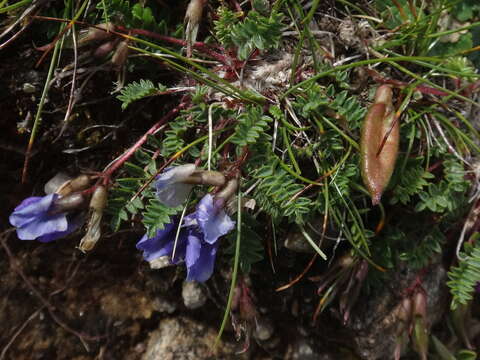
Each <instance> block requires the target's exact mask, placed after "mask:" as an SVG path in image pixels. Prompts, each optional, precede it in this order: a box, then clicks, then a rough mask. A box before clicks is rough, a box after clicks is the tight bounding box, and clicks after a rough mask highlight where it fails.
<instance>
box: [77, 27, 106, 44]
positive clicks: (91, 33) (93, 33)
mask: <svg viewBox="0 0 480 360" xmlns="http://www.w3.org/2000/svg"><path fill="white" fill-rule="evenodd" d="M95 26H96V27H91V28H89V29H88V30H87V31H86V32H85V33H84V34H83V35H81V36H80V39H79V41H78V44H79V45H83V44H86V43H89V42H91V41H102V40H107V39H109V38H111V37H112V33H111V32H110V31H113V30H115V25H113V24H112V23H110V22H109V23H104V24H98V25H95Z"/></svg>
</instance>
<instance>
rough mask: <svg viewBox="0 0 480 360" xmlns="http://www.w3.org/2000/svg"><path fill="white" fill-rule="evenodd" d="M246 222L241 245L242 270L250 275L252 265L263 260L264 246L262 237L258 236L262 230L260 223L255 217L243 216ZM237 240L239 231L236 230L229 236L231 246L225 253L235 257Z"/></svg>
mask: <svg viewBox="0 0 480 360" xmlns="http://www.w3.org/2000/svg"><path fill="white" fill-rule="evenodd" d="M242 217H243V218H244V221H242V228H241V232H242V241H241V243H240V258H239V265H240V269H241V270H242V272H243V273H244V274H248V273H249V272H250V270H251V268H252V265H253V264H255V263H257V262H259V261H262V260H263V253H264V249H263V244H262V237H261V236H260V235H258V232H259V230H260V229H261V226H260V223H259V222H257V221H256V220H255V219H254V218H253V216H249V215H248V214H242ZM236 238H237V230H236V229H235V230H234V231H232V232H231V233H230V234H229V235H228V239H229V241H230V245H229V247H228V248H226V250H225V253H226V254H228V255H230V256H234V255H235V240H236Z"/></svg>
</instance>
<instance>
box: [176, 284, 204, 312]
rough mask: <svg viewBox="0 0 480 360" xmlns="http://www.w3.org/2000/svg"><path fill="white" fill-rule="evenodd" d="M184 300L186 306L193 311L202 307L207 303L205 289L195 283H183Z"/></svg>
mask: <svg viewBox="0 0 480 360" xmlns="http://www.w3.org/2000/svg"><path fill="white" fill-rule="evenodd" d="M182 298H183V303H184V304H185V306H186V307H187V308H189V309H191V310H194V309H198V308H199V307H202V306H203V305H204V304H205V302H206V301H207V296H206V295H205V292H204V290H203V288H202V287H201V286H200V284H199V283H197V282H195V281H184V282H183V287H182Z"/></svg>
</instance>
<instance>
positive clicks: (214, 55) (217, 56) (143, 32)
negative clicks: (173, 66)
mask: <svg viewBox="0 0 480 360" xmlns="http://www.w3.org/2000/svg"><path fill="white" fill-rule="evenodd" d="M117 28H118V29H119V30H122V31H125V32H130V33H131V34H135V35H143V36H147V37H149V38H152V39H157V40H160V41H164V42H168V43H170V44H175V45H179V46H186V45H187V42H186V41H185V40H182V39H177V38H174V37H171V36H165V35H160V34H157V33H155V32H152V31H148V30H144V29H127V28H125V27H123V26H118V25H117ZM193 47H194V48H195V49H198V50H200V51H201V52H203V53H205V54H207V55H209V56H210V57H212V58H214V59H216V60H218V61H220V62H221V63H222V64H225V65H229V64H230V61H228V59H227V57H225V56H223V55H222V54H219V53H217V52H215V51H213V49H212V48H211V47H210V46H208V45H207V44H205V43H203V42H198V41H197V42H196V43H195V44H193ZM219 50H223V51H225V50H224V49H222V48H220V49H219Z"/></svg>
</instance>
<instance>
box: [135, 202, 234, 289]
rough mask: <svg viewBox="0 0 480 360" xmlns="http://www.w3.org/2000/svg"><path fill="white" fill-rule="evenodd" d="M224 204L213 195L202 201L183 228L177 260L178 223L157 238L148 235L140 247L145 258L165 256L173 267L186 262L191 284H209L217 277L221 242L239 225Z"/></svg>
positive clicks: (180, 234) (161, 232)
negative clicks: (193, 282) (216, 271)
mask: <svg viewBox="0 0 480 360" xmlns="http://www.w3.org/2000/svg"><path fill="white" fill-rule="evenodd" d="M223 204H224V201H223V200H220V201H215V199H214V198H213V196H212V195H210V194H207V195H206V196H204V197H203V199H202V200H200V202H199V204H198V205H197V209H196V211H195V212H194V213H193V214H190V215H188V216H186V217H185V219H184V220H185V221H184V224H182V225H181V228H180V232H179V236H178V239H177V244H176V248H175V255H174V258H173V259H172V254H173V250H174V246H175V238H176V234H177V230H178V226H179V224H178V222H177V221H172V223H170V224H168V225H166V226H165V229H163V230H159V231H157V234H156V235H155V236H154V237H153V238H148V237H147V235H144V236H143V237H142V239H141V240H140V241H139V242H138V243H137V248H138V249H140V250H143V257H144V259H145V260H147V261H149V262H152V261H154V260H156V259H159V258H161V257H164V256H168V257H169V258H170V263H172V264H178V263H179V262H181V261H185V264H186V266H187V281H200V282H203V281H206V280H208V279H209V278H210V276H211V275H212V273H213V267H214V264H215V257H216V254H217V248H218V242H217V240H218V238H219V237H220V236H223V235H225V234H227V233H229V232H230V231H231V230H232V229H233V227H234V225H235V223H234V222H233V221H232V220H231V219H230V217H229V216H228V215H227V213H226V212H225V210H223Z"/></svg>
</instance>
